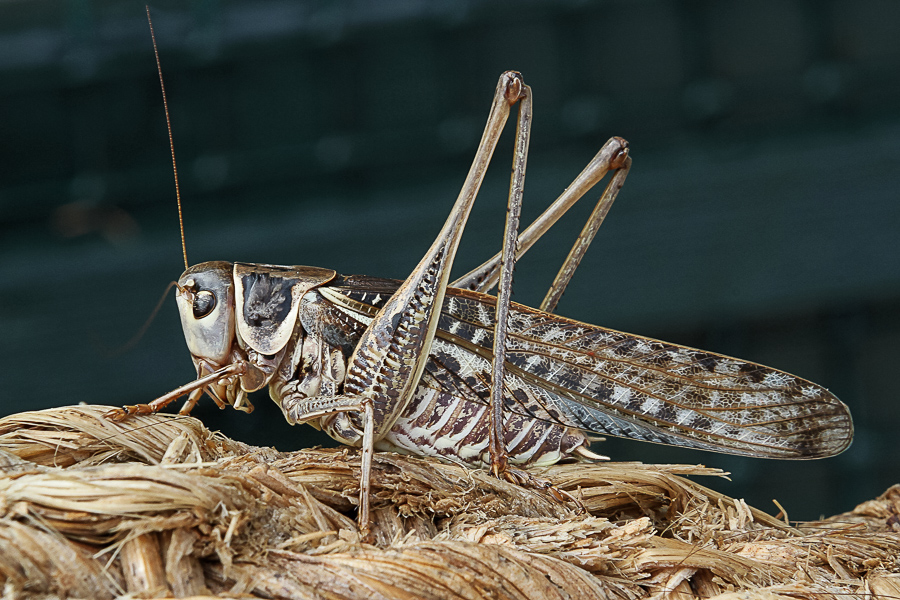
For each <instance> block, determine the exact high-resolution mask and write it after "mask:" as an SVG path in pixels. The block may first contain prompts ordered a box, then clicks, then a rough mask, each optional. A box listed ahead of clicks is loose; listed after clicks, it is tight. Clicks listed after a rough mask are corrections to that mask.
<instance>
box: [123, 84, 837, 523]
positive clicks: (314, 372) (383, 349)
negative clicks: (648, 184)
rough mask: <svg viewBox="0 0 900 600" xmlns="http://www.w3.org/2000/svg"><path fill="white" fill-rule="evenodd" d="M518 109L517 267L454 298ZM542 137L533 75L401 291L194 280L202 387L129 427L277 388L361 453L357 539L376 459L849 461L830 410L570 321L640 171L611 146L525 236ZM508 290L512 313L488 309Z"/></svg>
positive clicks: (257, 267) (782, 389)
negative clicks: (623, 445) (559, 236)
mask: <svg viewBox="0 0 900 600" xmlns="http://www.w3.org/2000/svg"><path fill="white" fill-rule="evenodd" d="M516 104H518V105H519V110H518V117H517V122H516V140H515V151H514V157H513V169H512V176H511V180H510V189H509V205H508V216H507V222H506V231H505V234H504V240H503V245H502V250H501V252H500V253H498V254H497V255H496V256H494V257H493V258H491V259H490V260H488V261H487V262H485V263H484V264H483V265H481V266H480V267H478V268H476V269H475V270H473V271H471V272H470V273H468V274H466V275H464V276H463V277H461V278H460V279H457V280H455V281H453V282H451V281H450V276H449V275H450V268H451V266H452V264H453V260H454V256H455V253H456V249H457V247H458V244H459V241H460V236H461V235H462V231H463V228H464V226H465V223H466V219H467V217H468V215H469V212H470V210H471V208H472V205H473V203H474V201H475V198H476V196H477V193H478V190H479V188H480V186H481V183H482V180H483V177H484V174H485V171H486V169H487V167H488V164H489V163H490V160H491V157H492V155H493V152H494V149H495V147H496V145H497V142H498V139H499V137H500V133H501V131H502V129H503V126H504V124H505V123H506V121H507V120H508V117H509V115H510V114H511V111H512V107H513V106H514V105H516ZM531 117H532V103H531V90H530V88H529V87H528V86H526V85H525V83H524V81H523V79H522V77H521V75H520V74H519V73H516V72H512V71H510V72H507V73H504V74H503V75H502V76H501V77H500V81H499V83H498V85H497V89H496V91H495V93H494V98H493V103H492V106H491V111H490V115H489V117H488V121H487V125H486V127H485V131H484V134H483V136H482V139H481V142H480V144H479V146H478V149H477V151H476V154H475V159H474V162H473V164H472V166H471V169H470V171H469V173H468V176H467V178H466V180H465V183H464V184H463V186H462V190H461V192H460V194H459V197H458V198H457V200H456V203H455V204H454V206H453V209H452V210H451V212H450V215H449V217H448V219H447V221H446V222H445V224H444V226H443V228H442V229H441V230H440V232H439V233H438V235H437V238H436V239H435V241H434V243H433V244H432V245H431V247H430V248H429V249H428V251H427V252H426V253H425V255H424V256H423V258H422V259H421V261H420V262H419V264H418V265H417V266H416V267H415V269H414V270H413V271H412V273H411V274H410V275H409V276H408V277H407V278H406V280H404V281H394V280H387V279H378V278H374V277H368V276H343V275H340V274H338V273H337V272H336V271H334V270H331V269H326V268H319V267H304V266H276V265H267V264H247V263H239V262H237V263H228V262H207V263H202V264H199V265H196V266H193V267H188V266H187V259H186V256H185V267H186V269H187V270H186V271H185V272H184V273H183V274H182V275H181V277H180V278H179V279H178V282H177V284H176V288H177V289H176V300H177V304H178V310H179V313H180V316H181V322H182V326H183V329H184V335H185V339H186V341H187V346H188V349H189V350H190V353H191V356H192V359H193V362H194V365H195V367H196V370H197V379H196V380H195V381H193V382H191V383H189V384H187V385H184V386H182V387H179V388H178V389H176V390H173V391H172V392H170V393H168V394H165V395H163V396H161V397H159V398H157V399H155V400H153V401H152V402H150V403H149V404H143V405H136V406H125V407H123V408H121V409H115V410H112V411H110V413H109V414H108V416H109V417H110V418H113V419H117V420H119V419H124V418H127V417H128V416H129V415H134V414H147V413H153V412H157V411H159V410H162V409H163V408H164V407H165V406H167V405H168V404H169V403H171V402H172V401H173V400H175V399H176V398H178V397H181V396H183V395H187V396H188V398H187V401H186V403H185V405H184V407H183V408H182V409H181V414H188V413H189V412H190V411H191V409H192V408H193V407H194V406H195V405H196V403H197V402H198V401H199V399H200V397H201V396H202V395H203V394H204V393H206V394H208V395H209V396H210V397H211V398H212V399H213V400H214V401H215V402H216V403H217V404H218V405H219V406H220V407H221V408H224V407H225V406H229V405H230V406H232V407H233V408H235V409H238V410H242V411H246V412H250V411H251V410H252V405H251V404H250V403H249V401H248V400H247V393H248V392H252V391H256V390H259V389H262V388H263V387H266V386H268V388H269V394H270V396H271V398H272V399H273V400H274V401H275V402H276V404H278V405H279V406H280V407H281V409H282V411H283V413H284V416H285V418H286V419H287V421H288V422H289V423H291V424H296V423H309V424H311V425H313V426H314V427H316V428H319V429H321V430H323V431H325V432H326V433H327V434H328V435H330V436H331V437H333V438H334V439H336V440H338V441H339V442H342V443H344V444H348V445H351V446H361V447H362V483H361V486H360V512H359V519H360V524H361V527H362V528H363V529H365V527H366V526H367V523H368V518H369V517H368V490H369V474H370V471H371V464H372V453H373V451H374V450H375V449H378V450H391V451H399V452H403V453H408V454H416V455H425V456H434V457H439V458H443V459H446V460H453V461H458V462H462V463H466V464H469V465H489V466H490V467H491V469H492V471H493V472H494V474H496V475H498V476H505V477H507V478H509V479H511V480H513V481H519V482H528V481H530V479H529V476H528V475H527V474H524V475H523V473H524V471H520V470H518V469H516V468H515V467H512V466H510V463H512V464H515V465H527V464H537V465H546V464H552V463H555V462H557V461H559V460H561V459H575V460H586V461H589V460H599V459H601V458H603V457H600V456H598V455H596V454H594V453H592V452H591V451H590V450H589V444H590V441H591V439H592V438H590V437H589V434H603V435H613V436H620V437H627V438H633V439H638V440H645V441H649V442H655V443H662V444H669V445H676V446H685V447H688V448H695V449H702V450H710V451H714V452H722V453H729V454H738V455H744V456H753V457H761V458H791V459H810V458H821V457H826V456H833V455H835V454H838V453H840V452H842V451H843V450H844V449H846V448H847V446H848V445H849V444H850V442H851V439H852V436H853V425H852V420H851V417H850V413H849V411H848V409H847V407H846V406H845V405H844V404H843V403H842V402H840V401H839V400H838V399H837V398H836V397H835V396H834V395H832V394H831V393H830V392H829V391H828V390H826V389H824V388H822V387H820V386H818V385H816V384H814V383H811V382H809V381H806V380H804V379H801V378H799V377H795V376H793V375H790V374H787V373H785V372H782V371H779V370H776V369H773V368H770V367H765V366H762V365H759V364H755V363H751V362H747V361H744V360H740V359H736V358H730V357H727V356H723V355H719V354H714V353H711V352H705V351H702V350H697V349H693V348H688V347H685V346H679V345H676V344H671V343H667V342H662V341H658V340H654V339H650V338H645V337H641V336H638V335H632V334H627V333H622V332H619V331H614V330H610V329H605V328H602V327H597V326H594V325H589V324H586V323H580V322H577V321H574V320H570V319H566V318H564V317H560V316H557V315H555V314H554V310H555V308H556V304H557V302H558V300H559V298H560V296H561V295H562V292H563V291H564V290H565V288H566V285H567V284H568V282H569V280H570V278H571V277H572V274H573V273H574V271H575V269H576V267H577V266H578V263H579V261H580V260H581V257H582V256H583V254H584V251H585V250H586V248H587V246H588V244H589V243H590V241H591V240H592V239H593V236H594V234H595V233H596V231H597V228H598V227H599V225H600V223H601V222H602V221H603V218H604V217H605V215H606V213H607V211H608V210H609V207H610V205H611V204H612V202H613V200H614V199H615V197H616V195H617V193H618V191H619V189H620V188H621V187H622V185H623V183H624V181H625V177H626V175H627V174H628V171H629V169H630V167H631V157H630V156H629V148H628V144H627V142H625V140H623V139H621V138H616V137H614V138H611V139H610V140H609V141H608V142H607V143H606V144H605V145H604V146H603V147H602V148H601V150H600V152H599V153H598V154H597V155H596V156H595V157H594V159H593V160H592V161H591V162H590V164H589V165H588V166H587V167H586V168H585V169H584V171H582V173H581V174H580V175H579V176H578V177H577V178H576V179H575V181H574V182H573V183H572V185H570V186H569V187H568V188H567V189H566V190H565V191H564V192H563V194H562V195H560V197H559V198H558V199H557V200H556V201H554V202H553V203H552V204H551V206H550V207H549V208H548V209H547V210H546V211H545V212H544V213H543V214H542V215H541V216H540V217H538V219H537V220H536V221H535V222H534V223H533V224H532V225H530V226H529V227H528V228H526V229H525V230H524V231H523V232H522V233H521V234H519V233H518V219H519V213H520V207H521V204H522V192H523V188H524V176H525V166H526V158H527V154H528V142H529V136H530V123H531ZM607 174H611V175H610V180H609V182H608V183H607V185H606V188H605V190H604V192H603V193H602V195H601V198H600V201H599V203H598V204H597V206H596V208H595V209H594V212H593V214H592V216H591V218H590V220H589V221H588V223H587V224H586V225H585V228H584V230H583V231H582V233H581V235H580V236H579V237H578V239H577V241H576V243H575V246H574V247H573V249H572V251H571V252H570V254H569V256H568V257H567V259H566V260H565V262H564V264H563V266H562V268H561V269H560V272H559V274H558V275H557V277H556V280H555V281H554V282H553V284H552V286H551V287H550V290H549V291H548V293H547V296H546V297H545V299H544V301H543V302H542V304H541V306H540V308H539V309H533V308H528V307H526V306H522V305H519V304H516V303H513V302H511V299H510V295H511V287H512V286H511V282H512V273H513V269H514V265H515V262H516V260H518V259H519V258H520V257H521V256H522V255H523V254H524V253H525V252H526V251H527V250H528V249H529V248H530V247H531V246H532V245H533V244H534V243H535V241H537V239H538V238H540V237H541V235H542V234H543V233H544V232H546V231H547V230H548V229H549V228H550V227H551V226H552V225H553V223H554V222H555V221H556V220H557V219H558V218H559V217H560V216H561V215H562V214H563V213H564V212H565V211H566V210H567V209H568V208H569V207H570V206H572V205H573V204H574V203H575V202H576V201H577V200H578V199H580V198H581V197H582V196H584V195H585V194H586V193H587V192H588V191H589V190H590V189H591V188H592V187H593V186H594V185H595V184H597V183H598V182H600V181H601V180H602V179H603V178H604V177H605V176H606V175H607ZM494 286H497V294H496V296H493V295H489V294H488V292H489V291H490V290H492V289H493V287H494Z"/></svg>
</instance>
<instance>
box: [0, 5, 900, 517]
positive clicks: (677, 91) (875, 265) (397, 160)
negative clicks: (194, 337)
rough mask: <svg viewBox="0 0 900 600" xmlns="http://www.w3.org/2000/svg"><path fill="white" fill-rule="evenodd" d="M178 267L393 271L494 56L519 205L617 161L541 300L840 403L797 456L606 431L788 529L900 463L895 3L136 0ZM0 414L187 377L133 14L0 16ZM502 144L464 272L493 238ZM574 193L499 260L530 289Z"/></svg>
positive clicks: (883, 479) (548, 267)
mask: <svg viewBox="0 0 900 600" xmlns="http://www.w3.org/2000/svg"><path fill="white" fill-rule="evenodd" d="M151 10H152V12H153V18H154V26H155V30H156V34H157V38H158V41H159V45H160V52H161V61H162V67H163V72H164V75H165V79H166V87H167V92H168V100H169V110H170V113H171V117H172V122H173V127H174V139H175V149H176V153H177V156H178V166H179V174H180V176H181V186H182V195H183V198H184V204H185V207H184V208H185V220H186V230H187V231H186V233H187V243H188V255H189V258H190V260H191V262H192V263H197V262H201V261H205V260H213V259H217V260H241V261H248V262H272V263H279V264H307V265H316V266H322V267H332V268H335V269H337V270H338V271H340V272H343V273H365V274H370V275H377V276H384V277H396V278H402V277H404V276H405V275H406V274H407V273H408V272H409V270H410V269H411V268H412V267H413V266H414V265H415V263H416V261H417V260H418V258H419V257H420V256H421V254H422V253H423V252H424V250H425V249H426V248H427V246H428V245H429V244H430V242H431V240H432V239H433V238H434V235H435V234H436V233H437V231H438V229H439V228H440V226H441V224H442V222H443V219H444V218H445V217H446V215H447V212H448V211H449V208H450V206H451V205H452V203H453V200H454V199H455V197H456V193H457V191H458V189H459V186H460V184H461V183H462V181H463V179H464V177H465V174H466V171H467V169H468V165H469V162H470V161H471V158H472V155H473V152H474V149H475V146H476V144H477V141H478V138H479V136H480V132H481V129H482V127H483V124H484V120H485V118H486V116H487V111H488V107H489V104H490V100H491V95H492V92H493V90H494V86H495V84H496V81H497V77H498V76H499V75H500V73H501V72H502V71H504V70H507V69H516V70H519V71H521V72H522V73H523V74H524V76H525V80H526V82H527V83H528V84H530V85H531V86H532V88H533V90H534V99H535V100H534V104H535V118H534V128H533V138H532V143H531V154H530V157H529V166H528V178H527V184H526V192H525V204H526V210H525V215H526V216H525V221H526V222H527V221H528V220H529V217H533V216H534V215H536V214H537V213H538V212H540V210H541V209H543V208H544V207H545V206H546V204H547V203H548V202H549V201H550V200H551V199H553V198H555V197H556V195H557V194H558V193H559V192H560V191H561V190H562V189H563V188H564V187H565V186H566V185H567V184H568V183H569V182H570V181H571V180H572V178H574V176H575V175H576V174H577V173H578V172H579V171H580V170H581V169H582V167H583V166H584V165H585V164H586V163H587V162H588V161H589V160H590V158H591V157H592V156H593V155H594V153H595V152H596V150H597V149H598V148H599V147H600V146H601V145H602V143H603V142H604V141H605V140H606V139H607V138H608V137H609V136H611V135H620V136H623V137H625V138H626V139H628V140H629V141H630V143H631V148H632V156H633V158H634V168H633V169H632V173H631V175H630V176H629V179H628V182H627V183H626V186H625V188H624V189H623V191H622V193H621V195H620V197H619V200H618V202H617V205H616V206H614V207H613V209H612V211H611V212H610V215H609V218H608V219H607V221H606V223H605V224H604V226H603V228H602V230H601V232H600V234H599V236H598V239H597V241H596V242H595V243H594V246H593V247H592V250H591V252H590V253H589V255H588V257H587V259H586V260H585V261H584V263H583V265H582V266H581V268H580V269H579V272H578V274H577V275H576V277H575V280H574V282H573V284H572V286H571V287H570V289H569V291H568V292H567V293H566V296H565V297H564V299H563V301H562V303H561V305H560V308H559V312H560V313H561V314H563V315H566V316H569V317H572V318H576V319H580V320H584V321H588V322H591V323H596V324H600V325H604V326H608V327H612V328H615V329H620V330H625V331H631V332H634V333H639V334H642V335H647V336H651V337H656V338H661V339H665V340H667V341H672V342H677V343H682V344H688V345H692V346H697V347H701V348H704V349H707V350H713V351H717V352H723V353H726V354H732V355H736V356H739V357H742V358H747V359H751V360H755V361H758V362H761V363H764V364H767V365H770V366H773V367H777V368H780V369H784V370H787V371H790V372H792V373H795V374H797V375H800V376H803V377H806V378H808V379H812V380H814V381H816V382H818V383H820V384H822V385H824V386H826V387H828V388H830V389H831V390H833V391H834V392H835V393H836V394H837V395H838V396H839V397H840V398H841V399H842V400H844V401H845V402H846V403H847V404H848V405H849V406H850V408H851V411H852V412H853V415H854V419H855V423H856V427H857V436H856V441H855V442H854V445H853V446H852V447H851V449H850V450H849V451H847V452H846V453H845V454H843V455H841V456H840V457H837V458H834V459H829V460H824V461H815V462H805V463H791V462H775V461H762V460H754V459H740V458H735V457H727V456H720V455H712V454H704V453H698V452H689V451H680V450H674V449H670V448H665V447H653V446H648V445H645V444H640V443H635V442H627V441H611V442H608V443H606V444H605V445H603V446H602V447H601V448H600V449H599V451H602V452H606V453H609V454H611V455H612V456H613V457H614V458H616V459H619V460H644V461H665V462H690V463H698V462H702V463H705V464H707V465H710V466H718V467H721V468H724V469H727V470H729V471H731V472H732V474H733V475H732V481H731V482H727V481H705V482H704V483H706V484H707V485H712V486H713V487H716V488H717V489H720V490H721V491H723V492H725V493H727V494H730V495H732V496H736V497H744V498H746V499H747V501H748V502H750V503H751V504H754V505H756V506H759V507H760V508H763V509H765V510H771V511H772V512H776V511H777V509H775V508H774V506H773V505H772V504H771V502H770V501H771V499H772V498H777V499H778V500H779V502H781V504H782V505H784V506H785V507H786V508H787V509H788V513H789V515H790V517H791V518H792V519H812V518H816V517H818V516H819V515H820V514H832V513H835V512H839V511H843V510H849V509H851V508H852V507H853V506H854V505H855V504H856V503H858V502H860V501H862V500H865V499H868V498H871V497H873V496H875V495H877V494H879V493H880V492H881V491H883V490H884V489H885V488H886V487H888V486H889V485H891V484H893V483H896V482H897V481H898V479H900V477H898V475H900V469H898V466H900V458H898V453H897V450H896V448H897V435H898V434H897V432H898V430H900V417H898V410H897V385H896V383H895V380H896V376H897V371H898V365H900V350H898V347H900V260H898V246H900V243H898V241H900V224H898V223H900V203H898V197H897V196H898V194H897V189H898V187H900V169H898V167H900V37H898V36H897V35H896V32H897V26H898V23H900V4H898V3H896V2H892V1H890V0H881V1H879V0H854V1H850V0H842V1H839V0H833V1H813V0H809V1H801V0H752V1H747V2H719V1H714V0H708V1H699V0H694V1H688V0H684V1H663V0H658V1H651V0H639V1H634V2H627V3H623V2H616V3H613V2H587V1H582V0H564V1H550V0H533V1H520V2H511V1H510V2H497V1H486V0H485V1H480V2H479V1H474V0H472V1H469V2H457V1H449V0H445V1H441V0H431V1H429V0H406V1H401V0H396V1H386V2H371V3H369V2H349V1H348V2H299V1H297V2H288V1H277V0H256V1H253V2H250V1H246V2H241V1H234V2H224V1H223V2H214V1H193V2H177V3H176V2H162V3H158V4H154V5H152V6H151ZM0 115H2V118H0V364H2V365H3V367H2V375H0V384H2V392H0V401H2V403H3V405H2V412H3V413H4V414H8V413H12V412H17V411H21V410H26V409H31V408H44V407H51V406H59V405H64V404H72V403H77V402H91V403H105V404H117V405H118V404H124V403H136V402H146V401H148V400H150V399H152V398H154V397H156V396H157V395H160V394H162V393H164V392H166V391H168V390H169V389H172V388H174V387H176V386H178V385H180V384H182V383H185V382H186V381H188V380H190V379H191V378H192V377H193V369H192V366H191V363H190V359H189V356H188V354H187V350H186V349H185V347H184V342H183V338H182V335H181V332H180V325H179V323H178V317H177V314H176V309H175V306H174V302H172V300H171V298H170V299H169V300H168V301H167V303H166V305H165V306H164V307H163V310H162V311H161V313H160V315H159V317H158V318H157V319H156V321H155V322H154V323H153V324H152V326H151V327H150V329H149V330H148V332H147V334H146V335H145V336H144V337H143V339H142V340H141V341H140V342H139V344H138V345H136V346H135V347H134V348H132V349H130V350H129V351H127V352H125V353H119V354H116V355H112V353H111V351H112V349H114V348H116V347H119V346H121V345H123V344H124V343H125V342H126V341H127V340H128V339H129V338H131V337H132V335H133V334H134V333H135V332H136V331H137V330H138V329H139V328H140V326H141V324H142V323H143V322H144V320H145V319H146V317H147V316H148V315H149V313H150V311H151V310H152V308H153V306H154V305H155V303H156V301H157V299H158V298H159V296H160V294H162V292H163V290H164V288H165V286H166V284H167V283H168V282H169V281H171V280H173V279H175V278H177V277H178V275H179V274H180V273H181V271H182V269H183V265H182V259H181V249H180V246H179V239H178V229H177V220H176V209H175V200H174V185H173V178H172V171H171V163H170V157H169V145H168V137H167V134H166V129H165V119H164V115H163V109H162V99H161V95H160V93H159V84H158V81H157V75H156V65H155V62H154V59H153V53H152V48H151V42H150V36H149V33H148V30H147V25H146V22H145V16H144V8H143V5H142V4H139V3H132V2H115V1H107V2H88V1H68V2H60V1H56V2H50V1H34V2H8V3H3V4H2V5H0ZM510 160H511V158H510V141H509V140H507V141H506V143H505V145H502V146H501V148H500V149H499V150H498V152H497V154H496V157H495V168H494V170H493V171H492V172H491V174H490V176H489V178H488V181H487V182H486V184H485V186H484V188H483V191H482V194H481V196H480V201H479V203H478V204H477V205H476V207H475V210H474V212H473V215H472V219H471V221H470V225H469V228H468V229H467V234H466V236H465V238H464V240H463V247H462V249H461V251H460V255H459V257H458V259H457V265H458V266H459V268H458V269H457V273H462V272H463V271H464V270H465V269H466V268H468V267H470V266H474V265H475V264H477V263H478V262H479V261H480V260H483V259H484V258H486V257H487V256H489V255H491V254H493V253H494V252H495V251H497V250H498V249H499V247H500V235H501V233H502V227H503V214H504V208H503V207H504V203H505V187H506V185H507V183H508V177H509V165H510ZM593 202H594V198H592V199H591V200H590V201H588V202H586V203H585V206H583V207H579V209H580V210H576V211H575V212H576V213H578V214H575V215H573V216H572V217H571V218H568V219H566V220H565V221H564V222H563V223H561V224H560V225H559V226H558V227H557V228H556V229H555V230H554V231H553V232H552V234H551V236H550V239H549V240H547V241H545V242H543V243H542V244H540V245H539V246H537V247H536V248H535V249H534V250H533V251H532V253H531V254H529V255H528V256H527V257H526V258H525V259H524V260H523V261H522V262H521V264H520V266H519V270H518V272H517V276H516V285H515V297H514V299H515V300H517V301H520V302H523V303H526V304H532V305H535V304H537V303H539V302H540V299H541V298H542V297H543V294H544V292H545V290H546V287H547V285H549V282H550V280H551V279H552V276H553V273H554V272H555V270H556V268H557V267H558V266H559V263H560V261H561V260H562V258H563V256H565V253H566V251H567V250H568V247H569V245H570V244H571V241H572V239H573V238H574V236H575V234H576V233H577V231H578V230H579V229H580V227H581V225H582V222H583V219H584V218H586V215H587V212H588V210H589V208H590V206H589V205H592V204H593ZM255 403H256V405H257V408H258V410H257V412H256V413H254V414H253V415H251V416H245V415H243V414H241V413H234V412H233V411H224V412H219V411H218V410H216V409H215V407H214V405H213V404H212V402H208V401H207V402H205V403H204V404H203V405H202V406H201V407H200V408H198V410H197V411H196V414H197V415H198V416H201V417H203V418H204V420H206V421H207V423H209V424H210V425H211V426H212V427H214V428H220V429H221V430H222V431H224V432H225V433H227V434H228V435H231V436H233V437H236V438H238V439H241V440H244V441H247V442H251V443H256V444H275V445H276V446H277V447H278V448H279V449H282V450H289V449H293V448H299V447H303V446H304V445H308V444H312V443H321V442H322V438H320V437H315V436H314V434H315V433H316V432H314V431H313V430H312V429H311V428H309V427H302V428H299V427H298V428H293V429H292V428H290V427H289V426H288V425H287V424H286V423H285V422H284V420H283V418H282V417H281V416H280V413H279V412H278V411H277V409H276V408H275V406H274V405H273V404H272V403H271V402H270V401H269V400H268V399H267V397H266V396H265V394H263V395H260V396H258V397H257V398H256V401H255Z"/></svg>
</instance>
